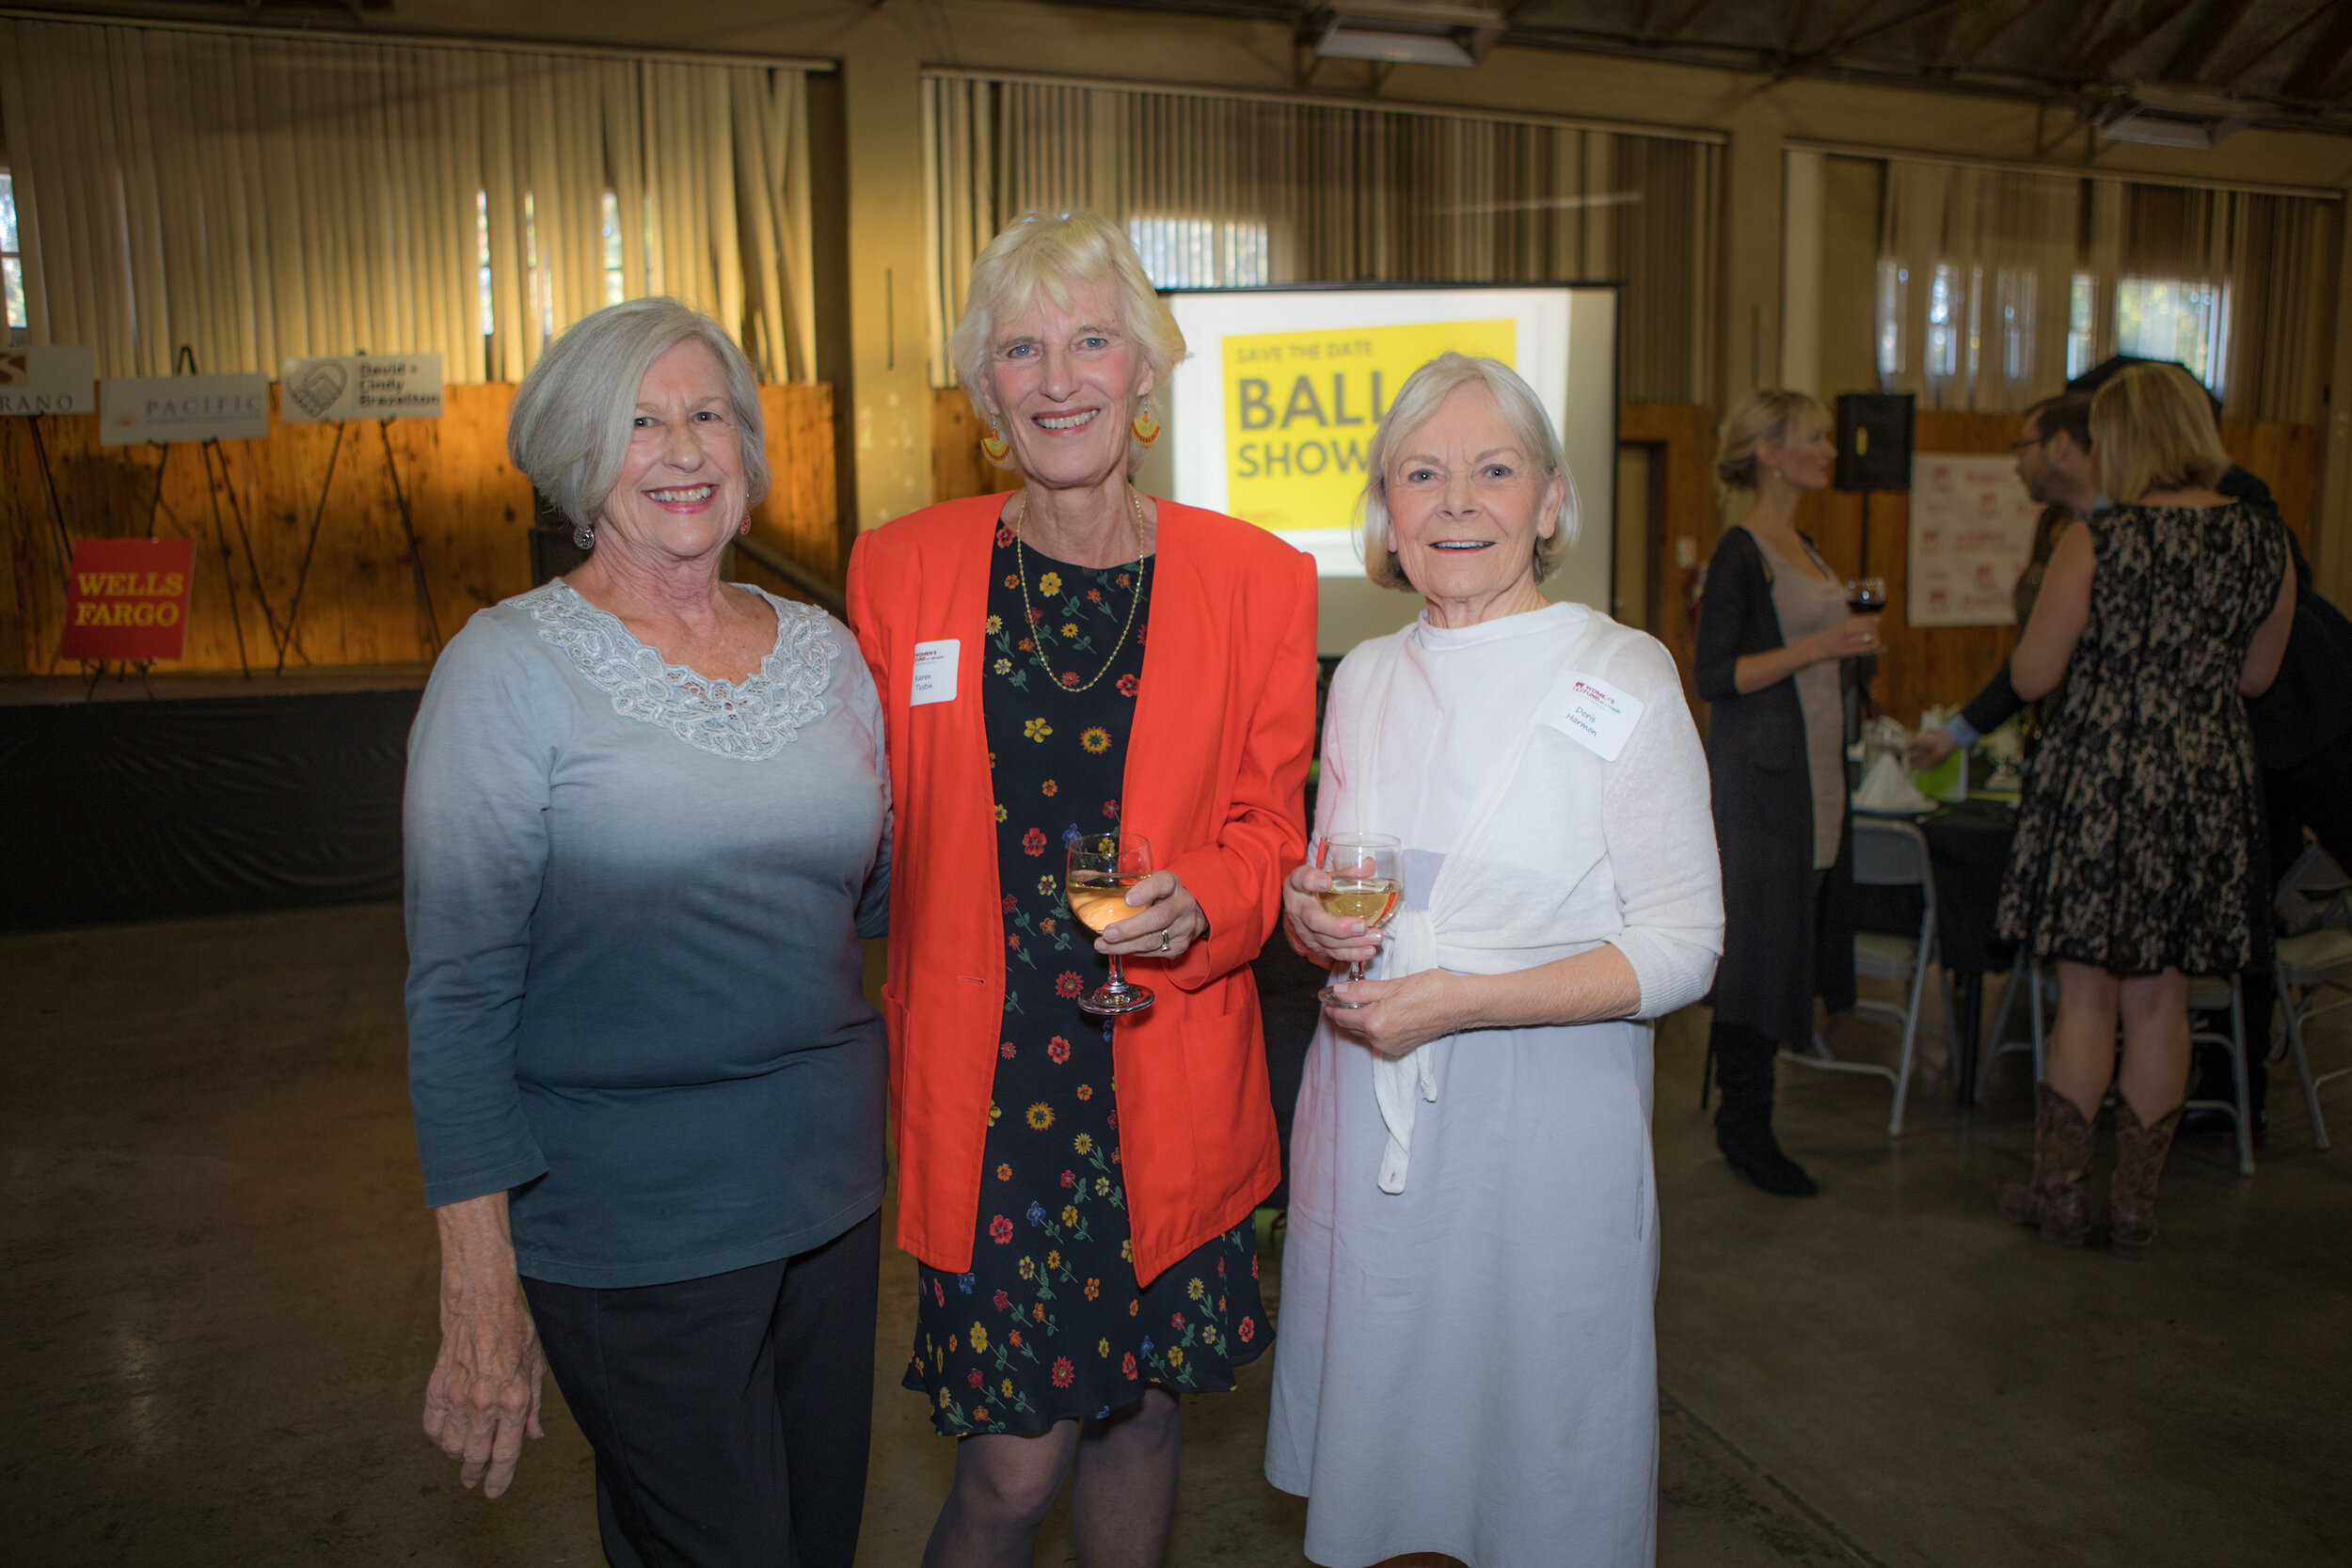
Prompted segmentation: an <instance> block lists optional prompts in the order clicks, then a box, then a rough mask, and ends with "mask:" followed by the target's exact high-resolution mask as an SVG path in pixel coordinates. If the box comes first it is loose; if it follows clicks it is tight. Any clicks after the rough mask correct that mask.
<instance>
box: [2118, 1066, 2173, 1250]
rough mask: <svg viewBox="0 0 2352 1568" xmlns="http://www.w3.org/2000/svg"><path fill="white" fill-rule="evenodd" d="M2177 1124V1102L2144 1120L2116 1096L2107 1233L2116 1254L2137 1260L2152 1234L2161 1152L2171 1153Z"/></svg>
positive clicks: (2127, 1102)
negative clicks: (2149, 1119)
mask: <svg viewBox="0 0 2352 1568" xmlns="http://www.w3.org/2000/svg"><path fill="white" fill-rule="evenodd" d="M2180 1125H2181V1108H2180V1107H2179V1106H2178V1105H2175V1106H2173V1107H2172V1109H2171V1111H2170V1112H2169V1113H2168V1114H2166V1115H2164V1116H2161V1117H2157V1118H2156V1120H2155V1122H2154V1124H2153V1125H2147V1124H2144V1123H2142V1122H2141V1121H2140V1119H2139V1113H2138V1112H2137V1111H2135V1110H2133V1109H2132V1102H2131V1101H2128V1100H2126V1099H2124V1098H2123V1097H2122V1095H2120V1094H2119V1095H2117V1096H2116V1097H2115V1175H2114V1177H2113V1178H2112V1179H2111V1180H2109V1181H2108V1183H2107V1238H2108V1240H2109V1242H2110V1243H2112V1244H2113V1245H2114V1248H2115V1255H2116V1256H2117V1257H2118V1258H2124V1259H2130V1260H2131V1261H2133V1262H2135V1263H2136V1262H2137V1261H2139V1259H2142V1258H2144V1257H2146V1256H2147V1254H2148V1243H2151V1242H2153V1241H2154V1240H2155V1239H2156V1180H2157V1178H2159V1177H2161V1176H2162V1175H2163V1174H2164V1157H2165V1156H2166V1155H2167V1154H2169V1153H2170V1152H2171V1149H2172V1134H2173V1132H2176V1131H2177V1130H2178V1129H2179V1127H2180Z"/></svg>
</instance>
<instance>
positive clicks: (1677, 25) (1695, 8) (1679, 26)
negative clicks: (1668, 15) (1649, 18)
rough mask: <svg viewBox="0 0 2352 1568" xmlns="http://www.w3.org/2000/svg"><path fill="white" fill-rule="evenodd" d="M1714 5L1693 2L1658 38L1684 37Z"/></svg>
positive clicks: (1874, 0)
mask: <svg viewBox="0 0 2352 1568" xmlns="http://www.w3.org/2000/svg"><path fill="white" fill-rule="evenodd" d="M1714 3H1715V0H1691V3H1690V4H1689V5H1687V6H1685V7H1683V8H1682V9H1681V10H1679V11H1677V12H1676V13H1675V19H1674V20H1673V21H1672V22H1669V23H1667V24H1666V29H1665V31H1664V32H1662V33H1661V34H1659V35H1658V36H1659V37H1661V38H1663V39H1668V40H1672V39H1678V38H1680V37H1681V36H1682V33H1683V29H1685V28H1687V27H1688V26H1690V25H1691V24H1692V23H1693V22H1696V21H1697V20H1698V19H1699V12H1701V11H1703V10H1705V9H1707V8H1708V7H1709V6H1711V5H1713V4H1714ZM1870 3H1871V4H1872V5H1874V6H1875V5H1877V4H1878V0H1870Z"/></svg>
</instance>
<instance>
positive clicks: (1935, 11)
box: [1803, 0, 1985, 66]
mask: <svg viewBox="0 0 2352 1568" xmlns="http://www.w3.org/2000/svg"><path fill="white" fill-rule="evenodd" d="M1984 3H1985V0H1932V3H1931V4H1929V5H1926V6H1922V7H1920V8H1918V9H1916V10H1913V11H1906V12H1905V13H1903V14H1902V15H1901V16H1896V17H1889V18H1888V19H1887V20H1886V21H1884V22H1881V23H1878V24H1875V25H1873V26H1868V27H1864V28H1861V29H1860V30H1858V31H1849V32H1848V33H1847V34H1846V35H1845V36H1844V37H1842V38H1834V39H1832V40H1830V41H1829V42H1827V43H1825V44H1823V45H1822V46H1821V47H1820V48H1819V49H1817V50H1815V51H1814V52H1813V53H1812V54H1810V55H1805V56H1804V61H1803V63H1804V64H1805V65H1808V66H1817V65H1821V64H1824V63H1826V62H1827V61H1829V60H1830V59H1832V58H1834V57H1835V56H1836V55H1843V54H1845V53H1846V52H1847V51H1848V50H1851V49H1859V48H1861V47H1862V46H1863V45H1864V44H1866V43H1876V42H1877V41H1878V40H1881V39H1884V38H1892V37H1893V36H1894V35H1896V34H1897V33H1900V32H1906V31H1908V30H1909V29H1911V28H1913V27H1916V26H1918V25H1919V24H1921V23H1923V22H1933V21H1934V20H1936V19H1937V18H1938V17H1941V16H1946V15H1948V14H1950V13H1951V12H1954V11H1963V10H1968V9H1971V8H1975V7H1978V6H1981V5H1983V4H1984ZM1875 8H1876V5H1875V0H1873V4H1872V5H1869V6H1865V7H1863V8H1860V9H1859V10H1858V11H1856V12H1855V13H1854V14H1855V16H1856V18H1857V20H1858V19H1859V18H1860V17H1862V16H1866V15H1867V14H1868V13H1869V12H1870V11H1871V10H1873V9H1875Z"/></svg>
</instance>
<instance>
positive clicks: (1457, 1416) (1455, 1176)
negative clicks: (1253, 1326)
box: [1266, 1020, 1658, 1568]
mask: <svg viewBox="0 0 2352 1568" xmlns="http://www.w3.org/2000/svg"><path fill="white" fill-rule="evenodd" d="M1650 1046H1651V1033H1650V1027H1649V1025H1648V1024H1646V1023H1627V1022H1613V1023H1595V1024H1586V1025H1583V1026H1581V1027H1576V1028H1544V1029H1516V1030H1483V1031H1479V1032H1476V1033H1472V1034H1467V1035H1460V1036H1454V1037H1449V1038H1447V1039H1443V1040H1438V1041H1434V1042H1432V1043H1431V1044H1429V1045H1427V1046H1424V1047H1422V1050H1424V1051H1426V1052H1429V1053H1433V1054H1432V1065H1433V1066H1434V1067H1435V1069H1437V1080H1438V1099H1437V1101H1436V1102H1435V1103H1434V1104H1431V1103H1424V1104H1422V1105H1421V1106H1420V1107H1419V1113H1418V1116H1417V1118H1416V1121H1415V1125H1414V1130H1413V1141H1412V1164H1411V1169H1410V1174H1409V1176H1408V1178H1407V1180H1406V1186H1405V1190H1404V1191H1403V1192H1402V1193H1398V1194H1395V1195H1393V1196H1391V1195H1390V1194H1387V1193H1383V1192H1381V1191H1380V1189H1379V1186H1378V1184H1377V1181H1376V1175H1377V1172H1378V1168H1379V1164H1380V1155H1381V1150H1382V1149H1383V1148H1384V1147H1385V1145H1386V1142H1387V1129H1386V1127H1385V1125H1384V1124H1383V1123H1382V1121H1381V1119H1380V1112H1379V1108H1378V1106H1377V1104H1376V1103H1375V1101H1374V1096H1373V1086H1372V1070H1371V1063H1372V1054H1371V1052H1370V1051H1369V1050H1368V1049H1367V1048H1366V1047H1364V1046H1362V1045H1360V1044H1358V1043H1356V1042H1355V1041H1352V1040H1349V1039H1347V1038H1346V1037H1343V1036H1341V1035H1338V1034H1336V1033H1335V1032H1334V1031H1333V1030H1332V1028H1331V1025H1330V1023H1329V1022H1328V1021H1327V1020H1326V1021H1325V1022H1324V1023H1323V1024H1322V1025H1321V1026H1320V1027H1319V1029H1318V1030H1317V1032H1316V1035H1315V1040H1314V1044H1313V1047H1312V1048H1311V1051H1310V1053H1309V1054H1308V1059H1307V1071H1306V1079H1305V1082H1304V1085H1303V1086H1302V1087H1301V1089H1300V1091H1299V1098H1298V1111H1297V1116H1296V1118H1295V1121H1294V1123H1293V1126H1292V1145H1291V1148H1292V1154H1291V1160H1292V1168H1291V1209H1290V1221H1289V1229H1290V1235H1289V1241H1288V1243H1286V1245H1285V1248H1284V1251H1283V1255H1282V1276H1281V1297H1280V1307H1279V1322H1278V1327H1279V1333H1278V1335H1277V1337H1276V1340H1275V1353H1274V1408H1273V1416H1272V1419H1271V1421H1270V1422H1269V1424H1268V1429H1267V1433H1266V1479H1267V1480H1268V1481H1272V1482H1273V1483H1274V1484H1275V1485H1276V1486H1278V1487H1279V1488H1281V1489H1282V1490H1283V1491H1285V1492H1291V1493H1295V1494H1298V1495H1301V1496H1304V1497H1306V1498H1307V1499H1308V1510H1307V1543H1306V1550H1307V1556H1308V1557H1309V1558H1310V1559H1311V1560H1313V1561H1315V1562H1317V1563H1321V1564H1324V1565H1326V1568H1365V1565H1367V1564H1371V1563H1376V1562H1380V1561H1383V1560H1386V1559H1388V1558H1391V1557H1396V1556H1399V1555H1402V1554H1404V1553H1407V1552H1444V1553H1446V1554H1448V1555H1450V1556H1452V1557H1455V1558H1458V1559H1460V1560H1462V1561H1464V1562H1466V1563H1468V1564H1470V1568H1563V1565H1574V1568H1619V1565H1623V1568H1637V1565H1639V1568H1645V1565H1647V1564H1649V1563H1651V1562H1652V1561H1653V1560H1655V1558H1656V1556H1657V1538H1658V1366H1657V1362H1658V1354H1657V1330H1656V1322H1655V1304H1656V1299H1657V1292H1658V1206H1657V1195H1656V1191H1655V1185H1654V1182H1653V1180H1652V1177H1651V1166H1650V1143H1649V1117H1650V1093H1651V1054H1650Z"/></svg>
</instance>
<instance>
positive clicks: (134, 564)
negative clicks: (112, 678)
mask: <svg viewBox="0 0 2352 1568" xmlns="http://www.w3.org/2000/svg"><path fill="white" fill-rule="evenodd" d="M195 575H196V541H195V540H193V539H84V540H82V541H80V542H79V543H77V544H76V545H75V546H73V573H72V580H71V581H70V582H69V583H68V584H67V586H66V596H65V636H64V638H63V639H62V640H61V641H59V643H58V646H57V657H60V658H73V659H104V658H119V659H135V660H142V661H143V660H147V659H156V658H178V657H180V656H181V652H182V650H183V648H184V647H185V646H186V644H187V640H188V583H189V580H190V579H191V578H194V577H195Z"/></svg>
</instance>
